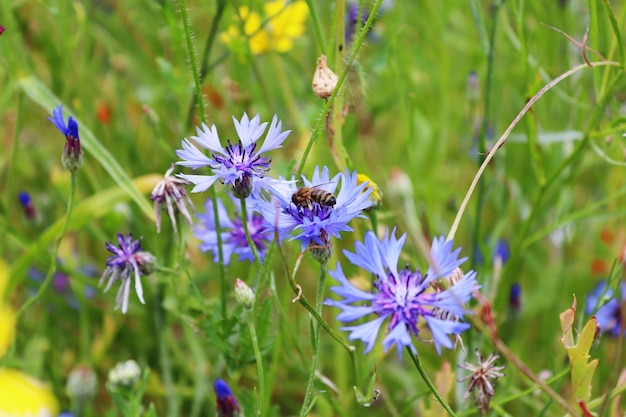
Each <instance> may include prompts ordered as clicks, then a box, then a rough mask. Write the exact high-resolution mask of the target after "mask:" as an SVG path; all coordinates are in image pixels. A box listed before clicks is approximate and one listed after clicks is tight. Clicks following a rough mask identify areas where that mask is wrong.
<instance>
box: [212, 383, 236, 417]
mask: <svg viewBox="0 0 626 417" xmlns="http://www.w3.org/2000/svg"><path fill="white" fill-rule="evenodd" d="M213 390H214V391H215V397H217V416H218V417H234V416H235V415H238V412H239V411H241V407H239V403H238V402H237V398H235V395H234V394H233V392H232V391H231V389H230V387H229V386H228V384H227V383H226V382H225V381H224V380H223V379H216V380H215V384H213Z"/></svg>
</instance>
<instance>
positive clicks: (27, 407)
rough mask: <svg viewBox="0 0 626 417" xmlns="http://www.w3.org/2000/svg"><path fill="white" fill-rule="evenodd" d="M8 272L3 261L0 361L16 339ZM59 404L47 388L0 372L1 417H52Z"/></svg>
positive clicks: (11, 372) (7, 371) (13, 373)
mask: <svg viewBox="0 0 626 417" xmlns="http://www.w3.org/2000/svg"><path fill="white" fill-rule="evenodd" d="M8 282H9V268H8V267H7V265H6V263H5V262H4V261H3V260H1V259H0V357H2V356H4V354H5V353H6V351H7V349H8V348H9V346H10V345H11V343H12V342H13V338H14V337H15V320H16V317H15V312H14V311H13V309H11V307H10V306H9V305H8V304H4V292H5V290H6V286H7V284H8ZM58 412H59V404H58V403H57V400H56V399H55V398H54V395H52V391H50V388H48V386H47V385H46V384H44V383H43V382H41V381H38V380H36V379H34V378H31V377H30V376H28V375H26V374H24V373H22V372H20V371H18V370H15V369H0V417H53V416H56V415H57V413H58Z"/></svg>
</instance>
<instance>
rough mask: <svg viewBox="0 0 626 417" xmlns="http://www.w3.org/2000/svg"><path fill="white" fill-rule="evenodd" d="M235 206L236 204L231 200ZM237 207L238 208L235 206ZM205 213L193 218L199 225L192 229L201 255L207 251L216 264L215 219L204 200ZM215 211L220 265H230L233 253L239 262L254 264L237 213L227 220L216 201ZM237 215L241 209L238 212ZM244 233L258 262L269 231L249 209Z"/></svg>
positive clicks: (217, 257) (209, 201) (209, 202)
mask: <svg viewBox="0 0 626 417" xmlns="http://www.w3.org/2000/svg"><path fill="white" fill-rule="evenodd" d="M235 204H236V205H238V204H239V202H238V201H235ZM239 207H240V206H239ZM204 208H205V209H206V213H199V214H197V215H196V217H197V218H198V220H200V223H198V224H197V225H196V227H195V228H194V231H193V232H194V235H195V236H196V237H197V238H198V239H200V240H201V241H202V243H201V244H200V246H199V247H200V249H201V250H202V251H203V252H207V251H211V252H213V254H214V257H213V259H214V261H215V262H218V261H219V249H218V243H217V231H216V230H215V216H214V215H213V214H214V212H213V201H212V200H211V199H207V201H206V203H205V204H204ZM217 211H218V216H219V219H220V232H221V238H222V254H223V255H224V264H225V265H228V264H229V263H230V258H231V257H232V255H233V254H237V255H239V261H250V262H252V261H254V253H253V252H252V249H250V246H249V245H248V239H246V233H245V230H244V228H243V223H242V219H241V214H239V213H238V214H237V215H236V216H234V217H233V218H232V220H231V218H230V216H229V215H228V212H227V211H226V208H225V207H224V204H223V203H222V201H221V200H219V199H218V200H217ZM239 212H241V209H239ZM247 215H248V216H247V220H248V231H249V232H250V238H251V239H252V241H253V242H254V244H255V246H256V248H257V251H258V253H259V256H260V257H261V259H263V257H264V256H265V252H266V249H267V244H268V243H269V242H270V241H271V240H272V238H273V237H274V236H273V234H272V233H271V232H270V231H267V230H266V227H265V226H264V222H263V217H261V215H260V214H258V213H256V212H254V211H253V210H251V209H250V208H248V210H247Z"/></svg>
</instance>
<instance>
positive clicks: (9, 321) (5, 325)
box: [0, 260, 15, 392]
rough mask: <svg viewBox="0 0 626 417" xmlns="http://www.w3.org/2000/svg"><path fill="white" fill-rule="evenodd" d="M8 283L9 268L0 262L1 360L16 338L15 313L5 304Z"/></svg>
mask: <svg viewBox="0 0 626 417" xmlns="http://www.w3.org/2000/svg"><path fill="white" fill-rule="evenodd" d="M8 281H9V268H8V267H7V265H6V263H5V262H4V261H2V260H0V358H1V357H3V356H4V354H5V353H6V352H7V349H8V348H9V346H11V343H12V342H13V338H14V337H15V312H14V311H13V309H11V307H10V306H8V305H5V304H4V303H3V299H4V291H5V288H6V286H7V284H8ZM0 392H1V391H0Z"/></svg>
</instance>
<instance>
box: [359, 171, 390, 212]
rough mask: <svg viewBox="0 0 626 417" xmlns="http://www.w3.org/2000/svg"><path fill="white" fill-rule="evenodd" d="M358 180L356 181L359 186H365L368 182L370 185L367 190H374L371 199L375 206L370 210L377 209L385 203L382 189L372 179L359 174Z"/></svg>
mask: <svg viewBox="0 0 626 417" xmlns="http://www.w3.org/2000/svg"><path fill="white" fill-rule="evenodd" d="M356 178H357V179H356V183H357V185H358V184H363V183H364V182H366V183H368V185H367V187H366V188H371V189H372V193H371V194H370V196H369V199H370V201H371V202H372V203H374V204H373V205H372V206H371V207H370V209H375V208H378V207H380V205H381V204H382V203H383V192H382V191H381V190H380V187H379V186H378V184H376V183H375V182H374V181H372V179H371V178H370V177H368V176H367V175H365V174H357V176H356ZM363 191H365V190H363Z"/></svg>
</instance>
